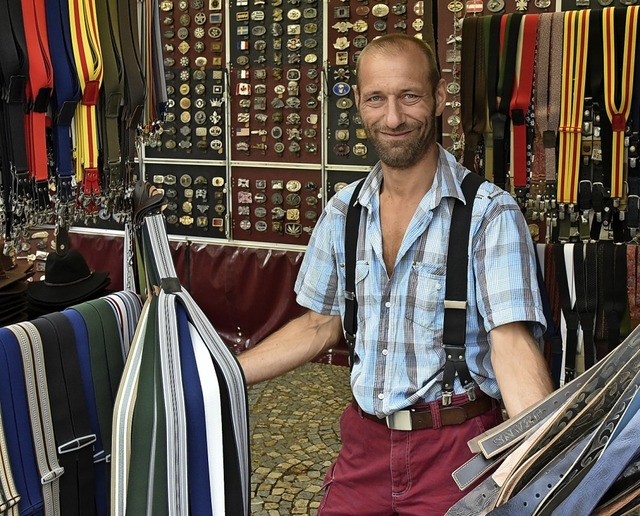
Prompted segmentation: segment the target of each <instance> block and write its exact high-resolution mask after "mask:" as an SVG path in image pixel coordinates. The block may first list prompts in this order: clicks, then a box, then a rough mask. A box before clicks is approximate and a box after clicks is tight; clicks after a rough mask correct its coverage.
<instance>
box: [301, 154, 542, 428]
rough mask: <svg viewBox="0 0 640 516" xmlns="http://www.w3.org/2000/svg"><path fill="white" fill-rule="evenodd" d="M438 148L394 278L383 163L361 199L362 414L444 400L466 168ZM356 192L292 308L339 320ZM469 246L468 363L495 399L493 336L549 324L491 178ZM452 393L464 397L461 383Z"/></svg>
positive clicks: (522, 226) (513, 216)
mask: <svg viewBox="0 0 640 516" xmlns="http://www.w3.org/2000/svg"><path fill="white" fill-rule="evenodd" d="M439 151H440V154H439V160H438V167H437V170H436V175H435V178H434V182H433V186H432V188H431V189H430V190H429V191H428V192H427V193H426V195H425V196H424V198H423V199H422V200H421V201H420V204H419V206H418V208H417V210H416V213H415V214H414V216H413V219H412V220H411V222H410V223H409V226H408V228H407V230H406V233H405V235H404V239H403V241H402V244H401V247H400V250H399V252H398V255H397V258H396V264H395V268H394V270H393V274H392V275H391V278H388V276H387V271H386V268H385V265H384V261H383V259H382V231H381V226H380V209H379V208H380V204H379V202H380V198H379V192H380V185H381V182H382V169H381V168H380V164H377V165H376V166H374V167H373V169H372V170H371V172H370V173H369V175H368V176H367V177H366V179H365V180H364V181H365V182H364V185H363V187H362V190H361V192H360V194H359V202H360V204H361V205H362V214H361V220H360V231H359V235H358V252H357V263H356V298H357V300H358V334H357V340H356V347H355V355H356V359H355V361H354V365H353V370H352V373H351V387H352V389H353V394H354V396H355V398H356V400H357V401H358V403H359V404H360V406H361V407H362V409H363V410H365V411H366V412H369V413H371V414H376V415H378V416H379V417H383V416H386V415H388V414H391V413H393V412H395V411H397V410H401V409H403V408H406V407H408V406H410V405H413V404H415V403H419V402H423V401H432V400H434V399H437V398H438V397H440V395H441V380H442V372H441V368H442V367H443V365H444V362H445V358H444V351H443V349H442V328H443V322H444V305H443V302H444V296H445V275H446V272H447V270H446V258H447V249H448V240H449V238H448V237H449V229H450V223H451V212H452V208H453V205H454V202H455V199H463V195H462V190H461V188H460V184H461V181H462V179H463V178H464V176H465V174H466V173H468V171H467V170H466V169H465V168H464V167H462V166H461V165H459V164H458V163H457V162H456V161H455V158H454V157H453V156H452V155H451V154H449V153H448V152H446V151H445V150H444V149H442V148H441V147H440V148H439ZM354 186H355V185H353V184H352V185H349V186H348V187H346V188H344V189H343V190H341V191H340V192H339V193H337V194H336V195H335V196H334V197H333V198H332V199H331V200H330V201H329V202H328V204H327V207H326V209H325V211H324V212H323V214H322V216H321V217H320V219H319V220H318V224H317V226H316V228H315V229H314V231H313V234H312V237H311V241H310V243H309V246H308V248H307V252H306V255H305V257H304V260H303V263H302V266H301V269H300V273H299V275H298V279H297V281H296V285H295V290H296V293H297V301H298V303H299V304H300V305H302V306H304V307H307V308H309V309H311V310H313V311H315V312H318V313H321V314H331V315H338V314H339V315H341V316H343V314H344V288H345V271H344V263H345V258H344V238H345V230H344V228H345V216H346V211H347V204H348V202H349V199H350V198H351V194H352V192H353V189H354ZM469 244H470V247H471V248H470V252H469V256H470V267H469V270H468V279H467V295H468V308H467V355H466V356H467V365H468V367H469V371H470V372H471V375H472V377H473V379H474V380H475V381H476V382H477V384H478V385H479V386H480V388H481V389H482V390H483V391H484V392H486V393H487V394H489V395H491V396H493V397H496V398H499V397H500V393H499V390H498V385H497V382H496V380H495V374H494V372H493V368H492V366H491V359H490V354H489V348H490V346H489V344H490V342H489V335H488V333H489V331H490V330H491V329H492V328H495V327H496V326H500V325H502V324H506V323H510V322H514V321H529V322H530V323H531V324H530V326H531V329H532V331H533V334H534V336H535V337H536V338H538V339H539V338H540V337H541V335H542V333H543V330H544V324H545V323H544V321H545V319H544V315H543V312H542V303H541V301H540V295H539V290H538V283H537V280H536V262H535V256H534V248H533V243H532V241H531V238H530V236H529V231H528V228H527V224H526V222H525V220H524V217H523V216H522V213H521V212H520V209H519V207H518V206H517V204H516V203H515V201H514V200H513V198H512V197H511V196H510V195H509V194H507V193H506V192H504V191H503V190H501V189H499V188H498V187H496V186H495V185H494V184H493V183H490V182H488V181H487V182H485V183H483V184H482V185H481V186H480V189H479V190H478V194H477V196H476V200H475V204H474V207H473V216H472V221H471V238H470V243H469ZM455 392H456V393H462V392H464V390H463V389H462V388H461V386H460V383H459V382H458V380H457V378H456V385H455Z"/></svg>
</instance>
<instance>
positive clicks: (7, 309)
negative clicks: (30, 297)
mask: <svg viewBox="0 0 640 516" xmlns="http://www.w3.org/2000/svg"><path fill="white" fill-rule="evenodd" d="M26 309H27V298H26V297H23V298H22V299H20V300H17V302H14V303H10V304H6V305H5V304H4V303H2V307H1V308H0V321H1V320H2V319H4V318H5V317H6V316H8V315H11V314H12V313H14V312H24V311H25V310H26Z"/></svg>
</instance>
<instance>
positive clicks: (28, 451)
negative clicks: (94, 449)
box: [0, 328, 43, 514]
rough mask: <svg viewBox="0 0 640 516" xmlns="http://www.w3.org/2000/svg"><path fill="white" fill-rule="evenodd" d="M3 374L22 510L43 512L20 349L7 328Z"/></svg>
mask: <svg viewBox="0 0 640 516" xmlns="http://www.w3.org/2000/svg"><path fill="white" fill-rule="evenodd" d="M0 375H1V376H0V377H1V378H3V379H4V385H3V388H2V389H0V408H1V409H2V418H3V425H4V431H5V437H6V444H7V451H8V454H9V459H10V462H11V464H12V467H13V478H14V480H15V487H16V489H17V492H18V493H19V494H20V500H19V506H18V507H19V509H20V511H22V513H23V514H28V513H29V511H31V510H35V509H40V510H42V504H43V502H42V489H41V488H42V485H41V484H40V474H39V473H38V464H37V462H36V455H35V449H34V440H33V434H32V433H31V426H30V423H29V405H28V404H27V393H26V390H25V388H24V386H25V378H24V373H23V370H22V357H21V354H20V348H19V346H18V341H17V340H16V337H15V335H14V334H13V333H12V332H11V331H10V330H8V329H7V328H1V329H0ZM9 386H11V388H9ZM14 386H15V387H18V388H14Z"/></svg>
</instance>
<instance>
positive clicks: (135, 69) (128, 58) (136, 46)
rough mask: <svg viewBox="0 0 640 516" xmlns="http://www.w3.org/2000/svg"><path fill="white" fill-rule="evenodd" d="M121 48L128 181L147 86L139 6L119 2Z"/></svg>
mask: <svg viewBox="0 0 640 516" xmlns="http://www.w3.org/2000/svg"><path fill="white" fill-rule="evenodd" d="M117 2H118V19H119V22H118V23H119V27H120V38H121V39H120V41H121V46H122V48H123V49H126V51H123V52H122V58H123V64H124V76H125V82H124V85H125V91H124V108H123V110H122V120H123V124H122V131H123V135H122V138H121V146H122V157H123V163H122V166H123V167H125V168H124V172H125V177H126V176H127V175H128V172H129V171H130V169H132V167H133V166H134V157H135V138H136V130H137V126H138V123H139V122H140V118H141V116H142V109H143V105H144V98H145V94H146V86H145V81H144V77H143V75H142V70H143V67H142V62H141V58H140V37H139V32H138V27H139V24H138V14H137V5H136V3H135V2H130V1H129V0H117Z"/></svg>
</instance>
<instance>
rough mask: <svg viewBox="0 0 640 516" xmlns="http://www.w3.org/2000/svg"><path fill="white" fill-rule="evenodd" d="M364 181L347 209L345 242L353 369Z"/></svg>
mask: <svg viewBox="0 0 640 516" xmlns="http://www.w3.org/2000/svg"><path fill="white" fill-rule="evenodd" d="M363 184H364V180H361V181H360V182H359V183H358V184H357V185H356V188H355V190H354V191H353V194H352V195H351V200H350V201H349V207H348V208H347V220H346V226H345V242H344V253H345V255H344V262H345V264H344V267H345V291H344V305H345V310H344V320H343V322H342V326H343V328H344V337H345V340H346V341H347V347H348V348H349V365H350V366H351V368H353V361H354V358H355V356H354V350H355V345H356V333H357V331H358V300H357V299H356V255H357V249H358V229H359V227H360V210H361V205H360V203H359V202H358V194H359V193H360V190H362V185H363Z"/></svg>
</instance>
